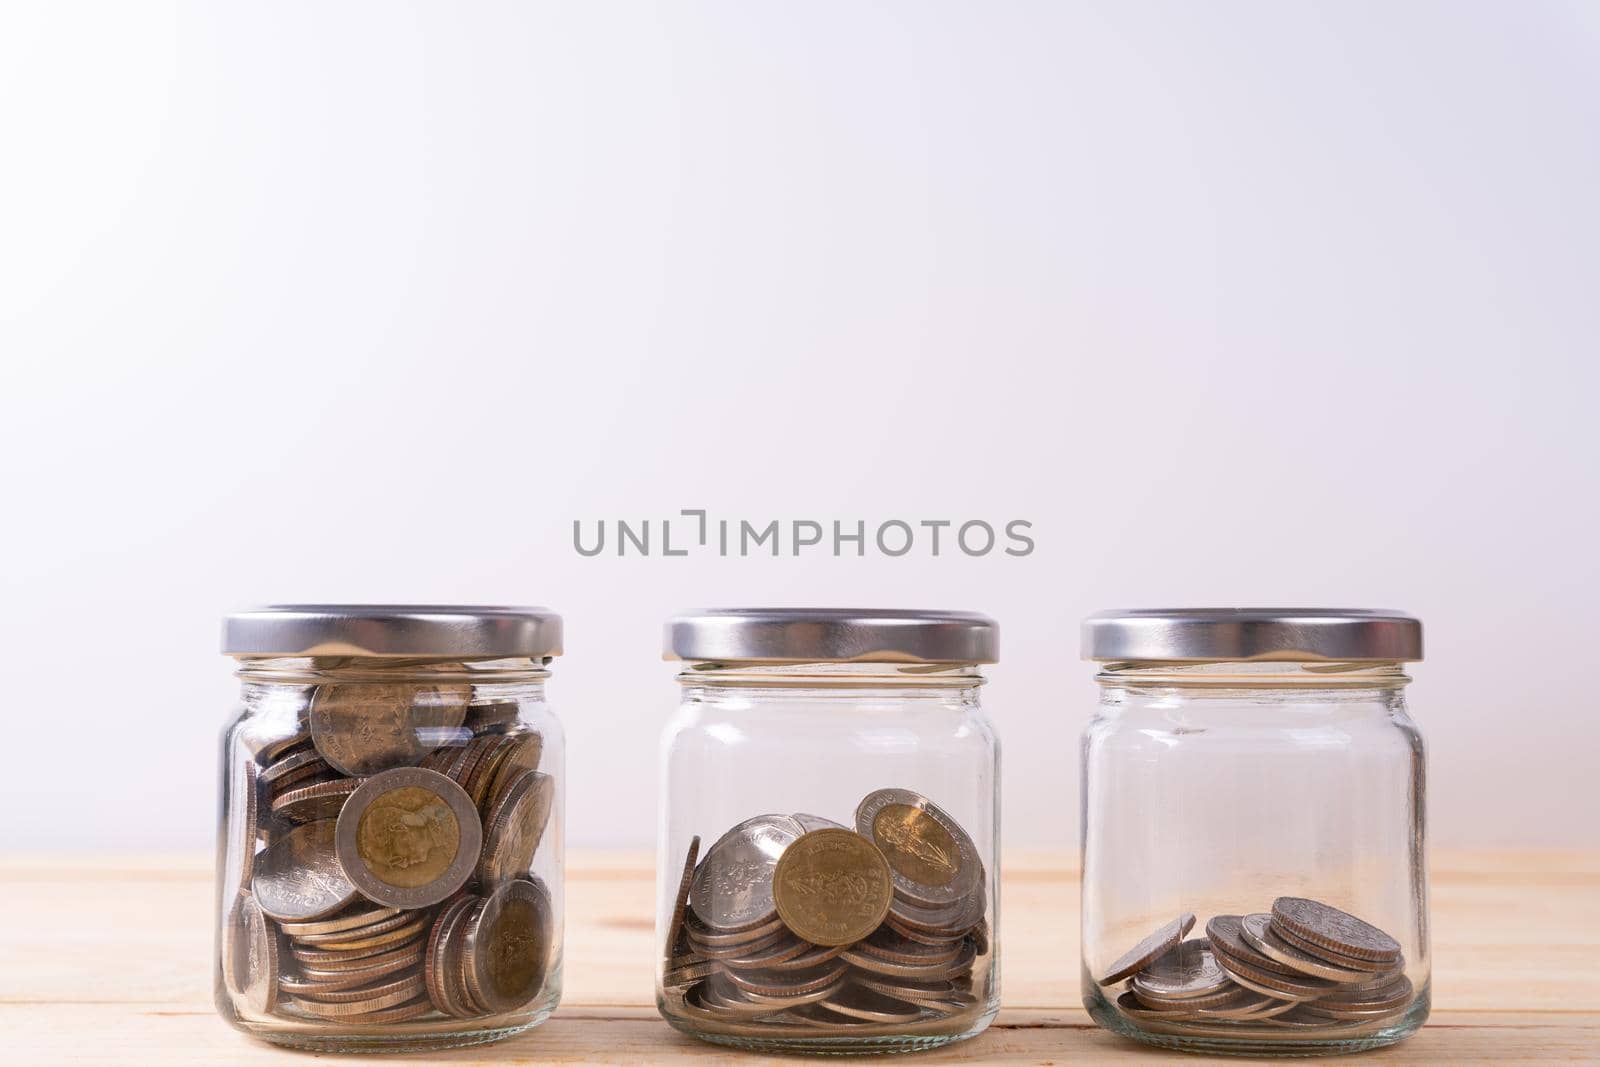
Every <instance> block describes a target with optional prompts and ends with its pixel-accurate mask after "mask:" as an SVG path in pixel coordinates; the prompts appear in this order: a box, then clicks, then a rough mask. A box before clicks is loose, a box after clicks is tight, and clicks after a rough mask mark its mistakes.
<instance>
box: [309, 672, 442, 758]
mask: <svg viewBox="0 0 1600 1067" xmlns="http://www.w3.org/2000/svg"><path fill="white" fill-rule="evenodd" d="M471 695H472V687H471V686H455V685H449V686H417V685H400V684H375V683H370V682H356V683H335V684H331V685H321V686H318V687H317V692H316V695H315V696H314V697H313V698H312V700H311V739H312V741H313V743H314V744H315V745H316V747H317V751H318V752H320V753H321V754H322V758H323V759H325V760H327V761H328V763H329V764H330V765H331V766H332V767H333V768H334V769H335V770H338V771H340V772H342V773H344V774H348V775H352V776H356V777H360V776H363V775H369V774H376V773H377V772H379V771H383V770H387V769H389V768H391V767H401V766H407V765H409V764H413V763H416V762H417V761H418V760H419V759H421V758H422V757H423V756H425V755H427V754H428V753H429V752H431V751H433V749H434V748H436V747H438V746H439V745H440V744H441V743H443V741H444V740H445V737H446V735H447V734H449V733H451V732H452V731H453V729H454V728H456V727H459V726H460V725H461V723H462V720H463V719H464V718H465V717H466V711H467V701H468V700H469V699H470V698H471Z"/></svg>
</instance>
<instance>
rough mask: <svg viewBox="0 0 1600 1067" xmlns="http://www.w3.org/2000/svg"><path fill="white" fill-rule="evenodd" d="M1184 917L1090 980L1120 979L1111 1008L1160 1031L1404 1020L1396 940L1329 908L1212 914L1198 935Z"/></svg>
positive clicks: (1279, 1030) (1295, 900)
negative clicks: (1121, 986)
mask: <svg viewBox="0 0 1600 1067" xmlns="http://www.w3.org/2000/svg"><path fill="white" fill-rule="evenodd" d="M1194 924H1195V917H1194V916H1193V915H1192V914H1189V913H1187V912H1186V913H1184V914H1182V915H1180V916H1178V917H1177V918H1175V919H1173V920H1172V921H1171V922H1169V923H1167V924H1166V925H1165V926H1163V927H1161V928H1160V929H1158V930H1156V931H1155V932H1154V933H1152V934H1151V935H1150V936H1149V937H1146V938H1145V939H1144V940H1143V941H1141V942H1139V944H1138V945H1135V946H1134V947H1133V948H1132V949H1130V950H1129V951H1128V952H1127V953H1125V954H1124V955H1123V956H1122V957H1121V958H1120V959H1118V960H1117V961H1116V962H1115V963H1113V964H1112V965H1111V967H1110V969H1109V970H1107V971H1106V972H1105V974H1104V976H1103V977H1102V978H1101V979H1100V984H1101V985H1102V986H1114V985H1116V984H1117V983H1119V982H1121V981H1123V980H1124V979H1127V980H1128V985H1127V988H1126V990H1125V991H1123V992H1122V993H1121V994H1120V995H1119V996H1117V998H1116V1005H1117V1009H1118V1010H1119V1011H1121V1012H1122V1013H1123V1014H1124V1015H1126V1016H1127V1017H1129V1018H1130V1019H1135V1020H1138V1021H1139V1023H1140V1024H1141V1025H1143V1026H1146V1027H1152V1028H1156V1029H1160V1030H1164V1031H1166V1032H1169V1033H1194V1032H1198V1031H1200V1030H1206V1031H1210V1030H1213V1029H1220V1030H1225V1031H1227V1032H1229V1033H1230V1034H1231V1033H1237V1032H1239V1031H1241V1030H1248V1029H1249V1028H1252V1027H1259V1028H1261V1029H1262V1030H1263V1031H1265V1032H1269V1033H1271V1036H1272V1037H1273V1039H1275V1040H1281V1039H1282V1037H1283V1036H1284V1031H1285V1030H1293V1031H1333V1032H1345V1031H1356V1030H1365V1029H1376V1028H1381V1027H1382V1026H1384V1025H1386V1024H1388V1023H1391V1022H1393V1021H1395V1020H1396V1019H1397V1018H1399V1017H1400V1016H1401V1015H1403V1014H1405V1011H1406V1009H1407V1008H1409V1007H1410V1006H1411V1003H1412V1001H1413V1000H1414V999H1415V997H1416V992H1415V990H1414V989H1413V988H1412V985H1411V980H1410V979H1409V978H1407V977H1406V975H1405V966H1406V961H1405V956H1404V954H1403V953H1402V952H1401V950H1400V943H1399V942H1398V941H1396V940H1395V939H1394V938H1393V937H1391V936H1389V935H1388V934H1386V933H1384V932H1383V931H1382V930H1380V929H1378V928H1377V927H1375V926H1373V925H1371V924H1370V923H1367V922H1364V921H1363V920H1361V919H1358V918H1356V917H1355V916H1354V915H1351V914H1349V913H1348V912H1345V911H1341V910H1339V909H1338V908H1335V907H1333V906H1332V905H1329V904H1324V903H1321V902H1319V901H1315V900H1307V899H1305V898H1303V897H1279V898H1278V899H1277V900H1275V901H1273V904H1272V910H1271V911H1270V912H1257V913H1254V914H1249V915H1217V916H1215V917H1213V918H1212V919H1211V921H1210V922H1208V923H1206V927H1205V936H1204V937H1196V938H1190V939H1189V940H1184V936H1185V935H1186V934H1188V932H1189V931H1190V929H1192V928H1193V926H1194Z"/></svg>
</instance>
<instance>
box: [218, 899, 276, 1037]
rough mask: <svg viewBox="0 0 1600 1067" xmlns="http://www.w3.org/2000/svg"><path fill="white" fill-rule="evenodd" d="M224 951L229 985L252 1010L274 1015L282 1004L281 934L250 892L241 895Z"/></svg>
mask: <svg viewBox="0 0 1600 1067" xmlns="http://www.w3.org/2000/svg"><path fill="white" fill-rule="evenodd" d="M225 945H231V946H232V947H231V948H225V949H224V952H223V977H224V978H225V979H226V980H227V986H228V988H229V989H230V990H232V991H233V992H234V993H235V994H237V995H238V996H239V997H240V999H242V1000H243V1001H244V1003H245V1006H246V1007H247V1008H249V1009H250V1010H251V1011H253V1012H256V1013H258V1014H261V1015H270V1014H271V1013H272V1011H273V1009H274V1008H276V1007H277V1004H278V934H277V931H275V930H273V928H272V924H271V923H270V922H268V921H267V918H266V916H265V915H264V914H263V913H262V911H261V907H260V905H259V904H257V903H256V900H255V898H254V897H253V896H251V895H250V894H249V893H241V894H239V899H238V901H237V903H236V904H235V905H234V908H233V912H232V914H231V915H230V917H229V921H228V936H227V940H226V942H225Z"/></svg>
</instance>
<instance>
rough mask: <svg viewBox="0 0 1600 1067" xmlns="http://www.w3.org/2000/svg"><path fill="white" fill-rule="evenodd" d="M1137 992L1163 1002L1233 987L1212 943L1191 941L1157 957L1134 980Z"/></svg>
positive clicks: (1141, 997)
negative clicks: (1212, 948) (1214, 951)
mask: <svg viewBox="0 0 1600 1067" xmlns="http://www.w3.org/2000/svg"><path fill="white" fill-rule="evenodd" d="M1133 981H1134V992H1135V993H1137V994H1140V999H1144V995H1145V994H1148V995H1150V996H1152V997H1158V998H1160V999H1162V1000H1183V999H1186V998H1191V997H1193V998H1203V997H1207V996H1209V995H1211V994H1213V993H1218V992H1221V991H1224V990H1227V989H1228V988H1230V987H1231V986H1232V985H1233V982H1232V980H1231V979H1229V978H1228V972H1227V971H1225V970H1223V969H1222V965H1221V964H1220V963H1218V962H1217V959H1216V957H1215V956H1214V955H1212V952H1211V942H1209V941H1207V940H1206V939H1205V938H1203V937H1195V938H1190V939H1189V940H1188V941H1185V942H1183V943H1182V944H1179V945H1175V946H1173V947H1172V948H1171V949H1169V950H1167V951H1166V952H1165V953H1163V954H1162V955H1160V956H1158V957H1157V958H1156V959H1155V960H1154V961H1153V962H1152V963H1151V964H1150V965H1149V966H1148V967H1146V968H1144V969H1143V970H1141V971H1140V972H1139V973H1138V974H1136V975H1134V976H1133Z"/></svg>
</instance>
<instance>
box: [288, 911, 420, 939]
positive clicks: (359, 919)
mask: <svg viewBox="0 0 1600 1067" xmlns="http://www.w3.org/2000/svg"><path fill="white" fill-rule="evenodd" d="M399 914H400V910H399V909H398V908H352V909H351V910H349V911H346V912H341V913H340V914H338V915H336V916H334V917H333V918H331V919H322V920H320V921H317V922H283V923H279V924H278V926H279V928H280V929H282V930H283V932H284V933H286V934H288V935H289V936H290V937H304V936H306V935H315V934H333V933H338V932H340V931H343V930H356V929H360V928H362V927H367V926H371V925H372V924H373V923H381V922H383V921H384V920H386V919H390V918H393V917H394V916H396V915H399Z"/></svg>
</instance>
